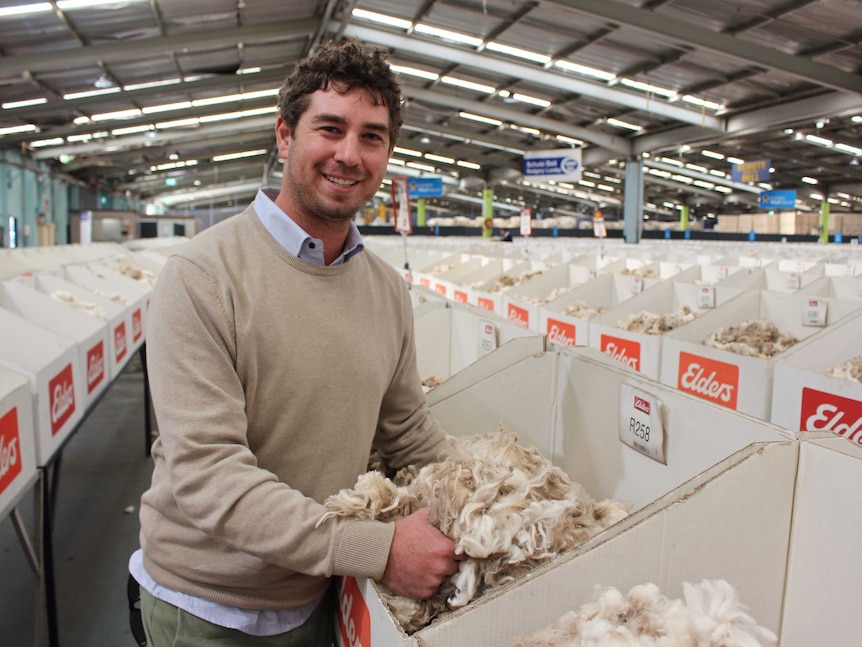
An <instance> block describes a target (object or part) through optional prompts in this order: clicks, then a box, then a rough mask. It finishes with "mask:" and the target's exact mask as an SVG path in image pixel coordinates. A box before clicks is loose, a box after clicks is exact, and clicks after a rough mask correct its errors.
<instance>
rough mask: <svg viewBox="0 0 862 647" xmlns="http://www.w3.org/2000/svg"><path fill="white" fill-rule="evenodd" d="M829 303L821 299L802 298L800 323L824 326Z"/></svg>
mask: <svg viewBox="0 0 862 647" xmlns="http://www.w3.org/2000/svg"><path fill="white" fill-rule="evenodd" d="M828 307H829V304H828V303H826V301H824V300H823V299H803V300H802V325H803V326H817V327H819V328H823V327H824V326H826V311H827V309H828Z"/></svg>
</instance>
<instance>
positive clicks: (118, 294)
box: [64, 264, 152, 353]
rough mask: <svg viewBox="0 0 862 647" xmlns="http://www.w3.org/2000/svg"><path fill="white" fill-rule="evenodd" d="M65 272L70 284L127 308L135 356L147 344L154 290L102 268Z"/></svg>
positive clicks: (75, 267) (76, 267)
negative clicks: (142, 345) (148, 306)
mask: <svg viewBox="0 0 862 647" xmlns="http://www.w3.org/2000/svg"><path fill="white" fill-rule="evenodd" d="M64 270H65V272H64V274H65V278H66V279H67V280H68V281H71V282H72V283H75V284H77V285H80V286H81V287H82V288H84V289H85V290H89V291H90V292H93V293H94V294H98V295H103V296H107V298H109V299H111V300H112V301H117V302H118V303H120V304H121V305H123V306H124V307H125V308H126V310H127V312H128V317H129V322H130V327H129V352H130V353H134V351H135V350H137V349H138V347H140V345H141V344H142V343H144V325H145V322H144V319H145V316H146V311H147V302H148V300H149V298H150V294H151V293H152V288H151V287H149V286H146V285H143V284H141V283H139V282H138V281H135V280H133V279H130V278H129V277H127V276H123V275H122V274H120V273H119V272H115V271H113V270H109V269H104V268H103V267H101V266H100V265H99V264H94V265H92V266H83V265H68V266H66V267H65V268H64Z"/></svg>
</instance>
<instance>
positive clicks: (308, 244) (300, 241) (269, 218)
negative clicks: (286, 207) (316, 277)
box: [254, 188, 365, 265]
mask: <svg viewBox="0 0 862 647" xmlns="http://www.w3.org/2000/svg"><path fill="white" fill-rule="evenodd" d="M277 197H278V189H272V188H266V189H259V190H258V192H257V195H256V196H255V198H254V210H255V211H256V212H257V215H258V217H259V218H260V221H261V222H262V223H263V226H264V227H266V229H267V231H269V233H270V234H272V237H273V238H275V239H276V240H277V241H278V242H279V243H280V244H281V246H282V247H284V248H285V249H286V250H287V251H289V252H290V253H291V254H293V255H294V256H296V257H297V258H299V259H300V260H303V261H305V262H307V263H313V264H314V265H326V263H325V262H324V261H323V241H321V240H319V239H317V238H312V237H311V236H309V235H308V234H307V233H306V231H305V230H304V229H303V228H302V227H300V226H299V225H298V224H296V222H294V220H293V219H292V218H289V217H287V216H286V215H285V213H284V211H282V210H281V208H279V207H278V206H277V205H276V204H275V199H276V198H277ZM363 249H365V245H364V244H363V243H362V235H361V234H360V233H359V229H358V228H357V227H356V225H355V224H354V223H352V222H351V223H350V229H349V230H348V232H347V238H346V239H345V240H344V251H343V252H341V255H340V256H339V257H338V258H336V259H335V260H334V261H332V263H331V264H332V265H341V264H342V263H346V262H347V261H349V260H350V259H351V258H352V257H353V256H355V255H356V254H358V253H359V252H361V251H362V250H363Z"/></svg>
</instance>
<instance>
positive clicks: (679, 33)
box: [546, 0, 862, 95]
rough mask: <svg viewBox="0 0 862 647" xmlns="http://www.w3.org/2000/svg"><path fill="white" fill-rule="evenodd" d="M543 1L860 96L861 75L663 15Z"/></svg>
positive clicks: (611, 2)
mask: <svg viewBox="0 0 862 647" xmlns="http://www.w3.org/2000/svg"><path fill="white" fill-rule="evenodd" d="M546 1H547V2H548V3H550V4H557V5H560V6H562V7H567V8H569V9H575V10H576V11H581V12H583V13H588V14H590V15H593V16H599V17H601V18H605V19H607V20H610V21H613V22H615V23H617V24H620V25H625V26H627V27H633V28H635V29H641V30H644V31H647V32H651V33H653V34H659V35H662V36H666V37H668V38H671V39H673V40H675V41H678V42H682V43H688V44H689V45H692V46H693V47H696V48H698V49H707V50H711V51H713V52H718V53H720V54H726V55H728V56H732V57H734V58H737V59H739V60H741V61H745V62H747V63H756V64H758V65H763V66H764V67H767V68H769V69H773V70H779V71H781V72H784V73H786V74H790V75H792V76H793V77H795V78H797V79H802V80H803V81H807V82H808V83H813V84H814V85H820V86H827V87H830V88H833V89H835V90H840V91H841V92H851V93H853V94H857V95H858V94H862V76H859V75H858V74H854V73H852V72H845V71H843V70H840V69H838V68H836V67H832V66H831V65H825V64H823V63H818V62H816V61H813V60H811V59H809V58H803V57H801V56H793V55H792V54H785V53H783V52H780V51H778V50H776V49H773V48H771V47H767V46H765V45H760V44H759V43H757V42H754V41H752V40H742V39H740V38H736V37H734V36H730V35H728V34H723V33H720V32H716V31H713V30H711V29H707V28H706V27H701V26H699V25H696V24H694V23H691V22H688V21H684V20H679V19H677V18H673V17H671V16H669V15H667V14H659V13H656V12H653V11H644V10H643V9H638V8H636V7H633V6H631V5H627V4H623V3H622V2H618V1H617V0H546Z"/></svg>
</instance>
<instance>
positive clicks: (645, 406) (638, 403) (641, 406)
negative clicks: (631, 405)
mask: <svg viewBox="0 0 862 647" xmlns="http://www.w3.org/2000/svg"><path fill="white" fill-rule="evenodd" d="M635 409H637V410H638V411H643V412H644V413H645V414H647V415H649V410H650V406H649V401H647V400H644V399H643V398H641V397H640V396H637V395H636V396H635Z"/></svg>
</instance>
